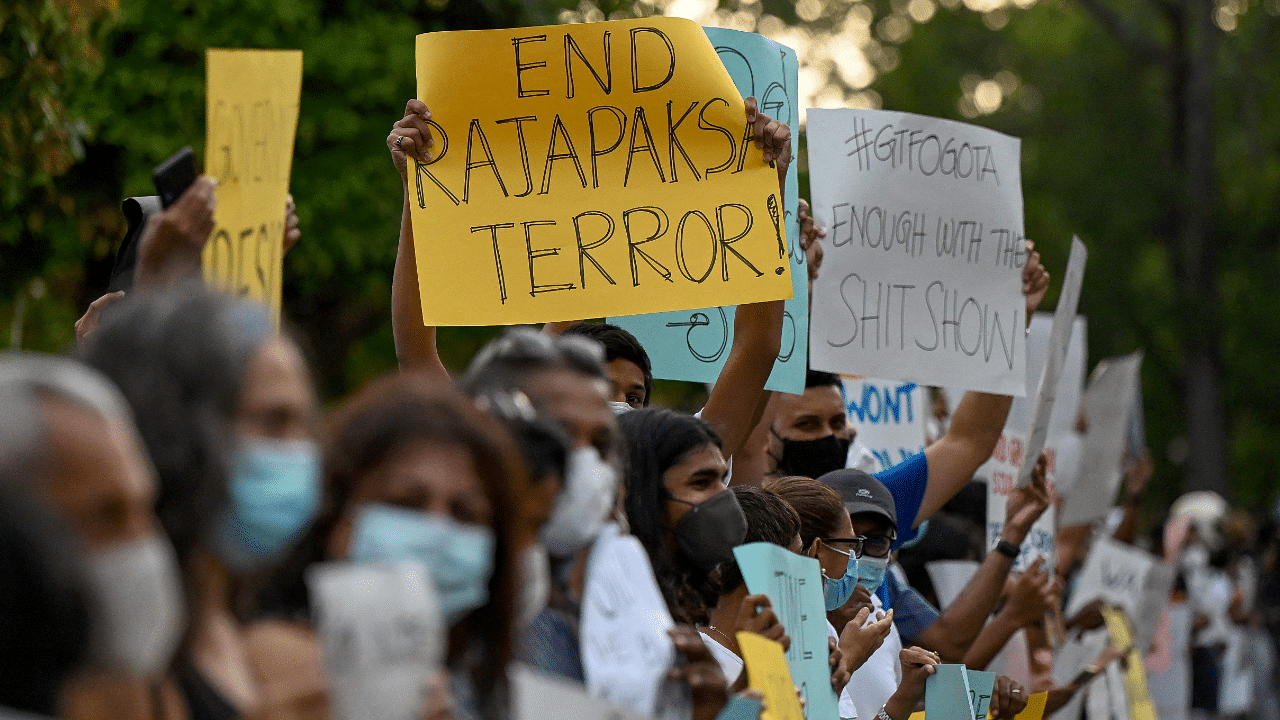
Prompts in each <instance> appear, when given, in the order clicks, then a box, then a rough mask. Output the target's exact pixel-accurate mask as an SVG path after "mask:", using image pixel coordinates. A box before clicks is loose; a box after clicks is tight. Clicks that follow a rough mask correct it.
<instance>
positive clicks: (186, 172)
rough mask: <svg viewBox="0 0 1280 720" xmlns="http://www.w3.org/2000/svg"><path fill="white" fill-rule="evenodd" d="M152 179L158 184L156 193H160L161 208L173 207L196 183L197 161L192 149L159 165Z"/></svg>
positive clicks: (179, 153)
mask: <svg viewBox="0 0 1280 720" xmlns="http://www.w3.org/2000/svg"><path fill="white" fill-rule="evenodd" d="M151 177H152V179H154V180H155V182H156V191H157V192H158V193H160V206H161V207H162V208H167V207H169V206H170V205H172V204H173V203H174V201H175V200H177V199H178V198H179V197H181V196H182V193H184V192H186V191H187V188H189V187H191V184H192V183H194V182H195V181H196V161H195V156H194V155H192V154H191V147H190V146H187V147H184V148H182V149H181V150H179V151H178V152H176V153H174V155H173V157H171V158H169V159H168V160H165V161H164V162H162V163H160V164H159V165H157V166H156V169H155V171H154V172H153V173H151Z"/></svg>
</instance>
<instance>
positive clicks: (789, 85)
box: [608, 28, 809, 395]
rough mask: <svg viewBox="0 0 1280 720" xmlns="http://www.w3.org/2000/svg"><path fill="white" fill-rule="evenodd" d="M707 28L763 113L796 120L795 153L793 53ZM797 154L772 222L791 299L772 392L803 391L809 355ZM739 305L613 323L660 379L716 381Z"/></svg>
mask: <svg viewBox="0 0 1280 720" xmlns="http://www.w3.org/2000/svg"><path fill="white" fill-rule="evenodd" d="M704 30H706V33H707V37H708V38H710V40H711V44H712V45H714V46H715V47H716V52H717V53H718V54H719V55H720V60H721V62H723V63H724V66H725V68H726V69H727V70H728V71H729V75H730V77H732V78H733V82H734V84H735V85H737V87H738V92H740V93H742V97H744V98H747V97H754V98H756V100H757V102H758V103H759V107H760V109H761V110H762V111H763V112H766V113H768V114H769V115H771V116H773V118H774V119H777V120H783V121H785V122H786V123H787V124H788V125H790V126H791V139H792V153H793V155H794V154H795V152H796V150H797V146H796V143H797V142H798V133H799V129H800V104H799V82H800V81H799V76H798V72H799V69H798V66H797V65H796V53H795V51H794V50H792V49H791V48H789V47H787V46H785V45H781V44H778V43H776V42H774V41H772V40H770V39H768V38H766V37H764V36H763V35H757V34H756V33H747V32H740V31H738V30H727V29H724V28H704ZM753 148H754V146H753ZM755 152H759V151H755ZM798 159H799V158H798V156H796V157H793V158H792V161H791V166H790V167H789V168H788V169H787V186H786V191H785V193H784V194H783V207H782V208H779V213H778V217H777V218H776V219H773V220H772V221H773V222H774V223H775V230H776V232H777V233H778V235H779V241H780V242H779V245H781V244H782V240H783V238H785V243H786V248H787V254H788V256H789V259H790V267H791V290H792V298H791V299H790V300H787V301H786V308H785V313H786V314H785V315H784V316H783V325H782V347H781V349H780V350H779V351H778V359H777V361H775V362H774V365H773V372H772V373H770V375H769V380H768V382H767V383H765V388H767V389H769V390H779V391H782V392H789V393H794V394H797V395H799V394H801V393H803V392H804V374H805V366H806V365H807V364H808V360H809V266H808V263H807V262H806V260H805V255H804V251H803V250H801V249H800V223H799V220H798V219H797V217H796V205H797V203H798V202H799V198H800V195H799V186H798V178H797V175H796V167H797V165H798V162H797V161H798ZM765 221H766V222H768V221H769V219H765ZM734 310H735V307H734V306H727V307H719V308H706V309H703V310H681V311H679V312H667V313H654V314H651V315H629V316H625V317H611V318H609V319H608V321H609V322H611V323H613V324H615V325H618V326H619V327H623V328H626V329H627V330H628V331H630V332H631V334H633V335H635V336H636V339H638V340H639V341H640V343H641V344H642V345H644V349H645V351H646V352H648V353H649V359H650V360H651V361H652V362H653V375H654V377H658V378H664V379H667V380H691V381H694V382H704V383H710V382H715V381H716V378H718V377H719V376H720V369H721V368H723V367H724V362H725V360H726V359H728V357H729V348H731V347H732V346H733V320H734Z"/></svg>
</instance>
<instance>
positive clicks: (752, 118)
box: [746, 97, 791, 187]
mask: <svg viewBox="0 0 1280 720" xmlns="http://www.w3.org/2000/svg"><path fill="white" fill-rule="evenodd" d="M746 104H747V122H748V123H750V124H751V140H752V141H753V142H754V143H755V145H756V147H757V148H759V149H760V150H762V151H764V161H765V162H766V163H775V167H776V168H777V169H778V187H782V185H783V184H784V183H785V182H786V179H787V168H788V167H790V165H791V128H790V127H788V126H787V124H786V123H784V122H779V121H777V120H774V119H773V118H771V117H769V115H768V113H763V112H761V111H760V109H759V108H758V107H757V106H756V99H755V98H753V97H749V98H747V103H746Z"/></svg>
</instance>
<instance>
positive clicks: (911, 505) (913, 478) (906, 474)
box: [873, 453, 929, 636]
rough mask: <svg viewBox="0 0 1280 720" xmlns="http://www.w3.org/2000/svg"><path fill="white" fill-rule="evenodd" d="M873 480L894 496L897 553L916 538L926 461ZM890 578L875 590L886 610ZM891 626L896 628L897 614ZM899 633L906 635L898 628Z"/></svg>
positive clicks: (915, 458) (919, 458)
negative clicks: (906, 543) (881, 484)
mask: <svg viewBox="0 0 1280 720" xmlns="http://www.w3.org/2000/svg"><path fill="white" fill-rule="evenodd" d="M873 477H875V479H877V480H879V481H880V482H882V483H884V486H885V487H887V488H889V492H891V493H893V512H894V515H896V516H897V518H898V529H897V534H898V537H897V539H896V540H895V541H894V543H893V547H894V549H895V550H896V549H897V548H898V547H899V546H901V545H902V543H904V542H908V541H911V540H914V539H915V537H916V528H915V524H916V516H917V515H919V514H920V505H921V503H923V502H924V491H925V489H926V488H928V487H929V461H928V459H927V458H926V457H925V454H924V453H919V454H916V455H912V456H911V459H909V460H905V461H903V462H900V463H898V464H897V465H894V466H893V467H891V468H889V469H887V470H881V471H880V472H878V473H874V474H873ZM892 574H893V573H891V572H890V573H885V581H884V582H882V583H880V587H879V588H877V589H876V596H877V597H879V598H880V603H881V605H883V606H884V609H885V610H888V609H889V608H892V607H893V606H894V599H895V598H894V594H893V593H891V592H890V591H889V576H890V575H892ZM894 624H895V625H897V624H898V619H897V612H896V611H895V612H894ZM898 632H899V634H902V635H904V636H905V635H906V633H904V632H903V631H902V629H901V628H899V630H898Z"/></svg>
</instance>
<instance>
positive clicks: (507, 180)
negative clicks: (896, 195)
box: [409, 18, 791, 325]
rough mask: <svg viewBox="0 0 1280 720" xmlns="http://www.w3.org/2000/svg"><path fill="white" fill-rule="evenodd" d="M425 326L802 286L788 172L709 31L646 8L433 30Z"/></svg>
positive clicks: (774, 295) (421, 181)
mask: <svg viewBox="0 0 1280 720" xmlns="http://www.w3.org/2000/svg"><path fill="white" fill-rule="evenodd" d="M417 64H418V98H419V99H421V100H422V101H423V102H424V103H426V105H427V107H428V108H430V110H431V113H432V117H431V119H430V121H429V123H428V124H429V125H430V127H431V131H432V133H433V135H434V141H435V144H434V146H433V147H431V148H430V150H431V152H432V158H431V160H430V162H428V163H426V164H419V163H417V162H416V161H411V162H410V173H411V177H410V186H409V190H410V206H411V213H412V220H413V230H414V247H415V250H416V255H417V264H418V279H419V285H420V288H421V292H422V315H423V318H424V320H425V321H426V323H427V324H428V325H495V324H510V323H529V322H544V321H550V320H566V319H573V318H583V317H600V316H616V315H632V314H638V313H651V312H660V311H666V310H686V309H690V308H703V307H715V306H719V305H736V304H739V303H745V302H758V301H762V300H776V299H780V298H786V297H790V296H791V278H790V270H789V269H788V263H787V262H785V260H786V258H787V242H786V232H785V229H784V227H783V225H782V201H781V196H780V194H779V189H778V178H777V171H776V169H774V168H771V167H769V166H767V165H765V163H764V161H763V158H762V153H761V151H760V150H759V149H757V148H755V146H754V145H753V144H752V143H751V142H750V138H751V136H750V134H749V130H750V128H749V127H748V125H747V122H746V117H747V116H746V111H745V108H744V105H743V100H742V97H741V96H740V95H739V94H738V91H737V89H736V88H735V86H734V84H733V80H732V79H731V78H730V77H729V73H728V72H727V71H726V70H725V69H724V66H723V65H722V64H721V62H720V60H719V58H718V56H717V55H716V51H715V49H714V48H713V47H712V46H711V43H710V41H708V40H707V36H706V34H705V33H703V32H702V29H701V28H699V27H698V26H697V25H696V24H694V23H693V22H691V21H689V20H682V19H679V18H646V19H641V20H618V21H611V22H600V23H586V24H576V25H558V26H547V27H534V28H518V29H512V30H478V31H464V32H437V33H427V34H423V35H419V36H418V42H417Z"/></svg>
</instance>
